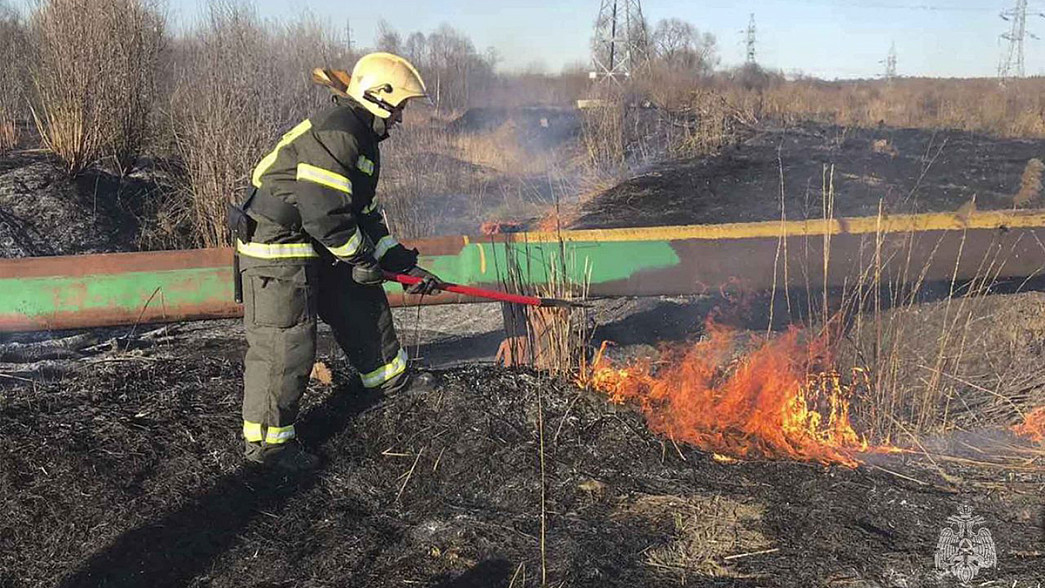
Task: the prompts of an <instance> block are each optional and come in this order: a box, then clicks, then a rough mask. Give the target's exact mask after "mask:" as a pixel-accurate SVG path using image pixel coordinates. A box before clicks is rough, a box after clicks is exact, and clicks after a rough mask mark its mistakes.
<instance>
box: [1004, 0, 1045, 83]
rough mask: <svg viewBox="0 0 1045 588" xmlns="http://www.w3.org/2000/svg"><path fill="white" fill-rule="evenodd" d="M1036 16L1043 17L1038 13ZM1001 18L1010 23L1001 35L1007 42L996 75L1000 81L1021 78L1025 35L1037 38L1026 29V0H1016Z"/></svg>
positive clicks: (1044, 15)
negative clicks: (1007, 44) (1007, 29)
mask: <svg viewBox="0 0 1045 588" xmlns="http://www.w3.org/2000/svg"><path fill="white" fill-rule="evenodd" d="M1036 16H1042V17H1045V14H1041V13H1038V14H1037V15H1036ZM1001 18H1002V20H1004V21H1006V22H1009V23H1011V25H1012V26H1011V27H1010V28H1009V32H1007V33H1005V34H1003V35H1002V36H1001V38H1002V39H1005V40H1006V41H1008V42H1009V47H1008V49H1007V50H1006V51H1005V52H1003V53H1002V58H1001V63H999V64H998V77H999V78H1001V80H1002V81H1005V80H1007V79H1011V78H1022V77H1023V76H1024V74H1025V69H1024V65H1025V63H1024V42H1025V41H1026V40H1027V37H1030V38H1032V39H1038V36H1037V35H1035V34H1034V33H1032V32H1030V31H1028V30H1027V0H1016V5H1015V6H1013V7H1012V8H1010V9H1009V10H1006V11H1005V12H1002V13H1001Z"/></svg>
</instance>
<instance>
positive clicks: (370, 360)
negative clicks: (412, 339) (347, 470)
mask: <svg viewBox="0 0 1045 588" xmlns="http://www.w3.org/2000/svg"><path fill="white" fill-rule="evenodd" d="M242 277H243V321H244V325H245V327H246V332H247V346H248V347H247V355H246V359H245V361H244V374H243V388H244V389H243V436H244V438H245V439H246V440H247V441H249V442H257V443H260V442H263V443H264V444H266V445H278V444H282V443H285V442H287V441H289V440H290V439H293V438H294V437H295V436H296V431H295V429H294V421H295V420H296V419H297V416H298V407H299V405H300V401H301V396H302V394H304V392H305V388H306V386H307V385H308V380H309V375H310V374H311V371H312V366H313V364H314V363H315V359H316V319H317V318H319V319H322V320H323V322H325V323H327V324H328V325H330V327H331V329H332V330H333V332H334V337H335V339H336V340H337V342H338V344H339V345H340V346H341V348H342V349H343V350H344V351H345V353H346V355H348V359H349V361H350V362H351V364H352V366H353V367H354V368H356V369H357V370H358V371H359V374H360V377H361V378H362V380H363V385H364V386H366V387H368V388H391V387H394V386H396V385H398V384H399V382H400V381H401V380H402V379H403V378H404V377H405V375H404V372H405V370H406V363H407V358H406V354H405V351H404V350H403V349H402V348H401V347H400V345H399V340H398V338H397V337H396V332H395V326H394V325H393V323H392V313H391V311H390V309H389V307H388V299H387V298H386V297H385V292H384V290H383V289H382V288H381V287H380V286H362V285H359V284H357V283H356V282H354V281H353V280H352V277H351V267H350V266H349V265H348V264H345V263H331V262H329V261H326V260H323V261H315V262H311V263H309V264H304V265H290V264H285V265H263V266H258V267H248V268H246V269H243V270H242Z"/></svg>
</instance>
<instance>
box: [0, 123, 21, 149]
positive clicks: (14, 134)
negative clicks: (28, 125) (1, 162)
mask: <svg viewBox="0 0 1045 588" xmlns="http://www.w3.org/2000/svg"><path fill="white" fill-rule="evenodd" d="M18 138H19V134H18V127H17V126H15V123H14V122H13V121H10V120H0V153H3V152H5V151H8V150H10V149H14V148H15V147H17V146H18Z"/></svg>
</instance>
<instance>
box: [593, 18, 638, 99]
mask: <svg viewBox="0 0 1045 588" xmlns="http://www.w3.org/2000/svg"><path fill="white" fill-rule="evenodd" d="M648 43H649V40H648V37H647V33H646V21H645V19H643V17H642V3H641V2H640V1H639V0H602V4H601V7H600V8H599V17H598V18H597V19H596V20H595V37H594V39H593V40H592V64H593V65H594V71H592V72H591V74H590V76H591V78H592V79H597V80H604V79H612V80H616V81H620V80H621V79H622V78H627V77H629V76H631V74H632V73H633V72H634V71H635V70H636V69H637V68H638V66H639V65H641V64H642V63H643V62H644V61H645V59H646V50H647V46H648Z"/></svg>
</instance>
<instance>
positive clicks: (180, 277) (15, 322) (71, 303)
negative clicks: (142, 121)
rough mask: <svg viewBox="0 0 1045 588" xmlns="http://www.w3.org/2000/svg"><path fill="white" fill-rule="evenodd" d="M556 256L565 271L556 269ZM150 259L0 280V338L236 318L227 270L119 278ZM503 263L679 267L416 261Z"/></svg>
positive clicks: (466, 259) (445, 271) (614, 259)
mask: <svg viewBox="0 0 1045 588" xmlns="http://www.w3.org/2000/svg"><path fill="white" fill-rule="evenodd" d="M564 251H565V257H566V263H565V264H562V263H561V261H560V260H561V259H562V257H563V252H564ZM150 255H152V256H157V255H164V254H163V253H155V254H150V253H140V254H127V257H126V258H124V257H120V256H107V257H108V258H110V263H112V259H111V258H113V257H115V258H116V260H117V261H116V262H115V264H112V265H109V266H107V267H106V268H105V269H104V270H103V269H99V270H98V271H97V272H94V271H90V270H87V271H83V272H79V273H82V274H84V275H42V276H41V275H37V276H34V277H3V276H2V273H0V331H23V330H38V329H57V328H71V327H80V326H98V325H112V324H129V323H134V322H137V321H138V320H142V321H144V322H149V321H161V320H182V319H185V318H192V317H199V318H213V317H223V316H236V315H237V314H238V313H239V312H240V308H239V306H238V305H235V304H234V303H233V301H232V298H233V292H232V280H231V274H230V271H231V268H230V267H229V265H228V264H225V263H209V262H208V264H203V267H199V266H197V267H192V265H193V264H186V265H187V266H189V267H184V268H182V269H166V270H157V271H121V269H120V264H121V263H122V262H123V261H122V260H123V259H130V258H131V257H134V258H135V259H136V260H138V266H141V265H142V264H141V260H142V259H148V256H150ZM95 257H96V256H81V257H77V258H75V261H79V262H82V263H78V264H75V265H76V266H77V267H82V268H91V267H94V264H92V259H94V258H95ZM56 260H57V261H59V262H61V263H60V264H58V267H66V268H69V267H71V266H70V265H69V264H72V263H74V260H73V259H72V258H66V259H57V258H51V259H50V260H48V261H51V262H54V261H56ZM509 260H514V262H515V263H516V265H517V266H518V267H519V270H520V271H519V272H518V275H519V277H521V279H522V281H523V282H525V283H529V284H535V285H539V284H544V283H547V281H548V279H549V275H554V276H559V275H560V274H561V273H563V267H564V268H565V273H566V276H567V279H568V280H569V281H571V282H574V283H582V282H585V281H587V282H588V283H590V284H598V283H602V282H608V281H613V280H619V279H623V278H626V277H628V276H629V275H631V274H632V273H634V272H635V271H638V270H643V269H660V268H668V267H672V266H674V265H675V264H677V263H678V262H679V258H678V256H677V255H676V253H675V251H674V250H673V249H672V247H671V245H670V244H669V243H668V242H667V241H660V242H655V241H650V242H595V241H589V242H585V241H581V242H571V243H567V244H566V245H565V246H562V245H560V244H559V243H557V242H533V243H505V242H497V243H491V242H482V243H474V242H470V243H468V244H467V245H464V246H463V247H462V248H460V249H459V251H458V252H457V253H456V254H454V255H434V256H422V258H421V261H420V263H421V264H422V265H423V266H424V267H427V268H429V269H430V270H432V271H433V272H435V273H436V274H437V275H439V276H440V277H442V278H443V279H445V280H447V281H451V282H456V283H460V284H466V285H485V286H487V287H494V288H497V287H500V285H501V284H504V283H507V282H508V281H509V280H508V274H509V272H508V265H509V263H508V262H509ZM40 261H42V260H4V262H3V263H6V264H8V265H7V266H6V267H15V266H13V265H11V264H15V263H21V264H34V263H39V262H40ZM62 263H64V264H66V265H61V264H62ZM113 265H114V266H115V267H113ZM146 265H147V264H146ZM19 267H25V266H19ZM552 268H555V269H552ZM58 271H61V270H58ZM67 271H68V270H67ZM9 273H14V272H9ZM560 279H561V278H560ZM385 289H386V291H387V292H389V294H401V293H402V288H401V287H400V286H399V285H398V284H394V283H387V284H386V285H385ZM397 300H398V299H397ZM430 301H431V302H438V300H430Z"/></svg>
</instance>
